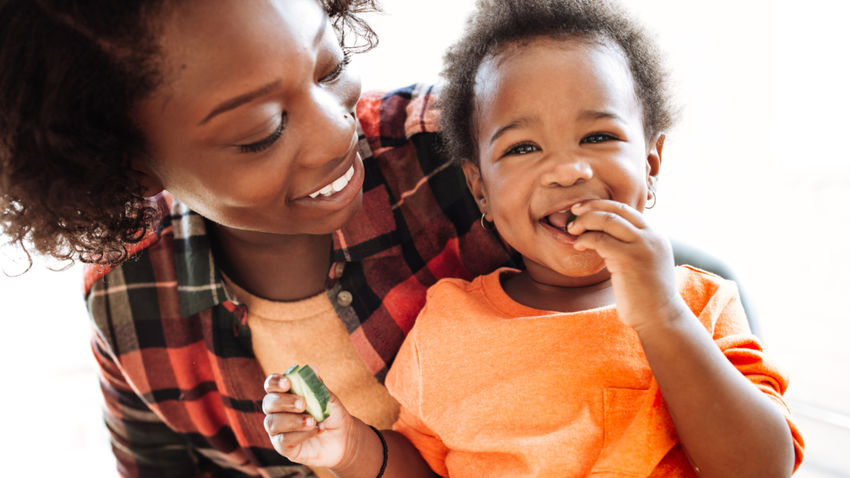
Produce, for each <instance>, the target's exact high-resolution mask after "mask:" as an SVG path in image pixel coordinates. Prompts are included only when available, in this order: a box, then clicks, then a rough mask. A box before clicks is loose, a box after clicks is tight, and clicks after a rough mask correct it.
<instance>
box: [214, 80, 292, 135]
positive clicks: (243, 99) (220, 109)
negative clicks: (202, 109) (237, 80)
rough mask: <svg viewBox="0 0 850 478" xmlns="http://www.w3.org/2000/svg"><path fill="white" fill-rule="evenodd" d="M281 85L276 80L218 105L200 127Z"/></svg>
mask: <svg viewBox="0 0 850 478" xmlns="http://www.w3.org/2000/svg"><path fill="white" fill-rule="evenodd" d="M279 84H280V80H274V81H272V82H270V83H267V84H265V85H263V86H261V87H259V88H257V89H256V90H252V91H249V92H247V93H244V94H241V95H238V96H235V97H233V98H230V99H229V100H225V101H222V102H221V103H219V104H218V106H216V107H215V108H213V109H212V111H210V112H209V114H208V115H206V116H205V117H204V119H202V120H201V122H200V123H198V126H201V125H203V124H204V123H206V122H207V121H209V120H210V119H212V118H213V117H214V116H216V115H219V114H221V113H224V112H225V111H230V110H232V109H234V108H237V107H239V106H242V105H244V104H245V103H248V102H250V101H252V100H254V99H256V98H259V97H261V96H263V95H265V94H266V93H268V92H269V91H271V90H273V89H274V88H276V87H277V86H278V85H279Z"/></svg>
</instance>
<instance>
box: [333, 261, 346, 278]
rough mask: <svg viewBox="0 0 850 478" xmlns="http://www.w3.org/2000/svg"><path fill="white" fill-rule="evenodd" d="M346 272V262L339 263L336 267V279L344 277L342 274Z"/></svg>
mask: <svg viewBox="0 0 850 478" xmlns="http://www.w3.org/2000/svg"><path fill="white" fill-rule="evenodd" d="M344 271H345V262H337V263H336V265H335V266H334V277H336V278H340V277H342V273H343V272H344Z"/></svg>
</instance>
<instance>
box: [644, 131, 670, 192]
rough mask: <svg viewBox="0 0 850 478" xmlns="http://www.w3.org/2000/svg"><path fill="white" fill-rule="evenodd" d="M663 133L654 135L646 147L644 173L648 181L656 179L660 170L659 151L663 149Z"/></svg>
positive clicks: (664, 138)
mask: <svg viewBox="0 0 850 478" xmlns="http://www.w3.org/2000/svg"><path fill="white" fill-rule="evenodd" d="M666 139H667V137H666V136H665V135H664V133H658V134H657V135H655V137H654V138H652V140H650V142H649V144H648V145H647V148H646V175H647V180H648V181H653V182H654V181H656V180H657V179H658V173H659V172H661V151H662V150H663V149H664V140H666Z"/></svg>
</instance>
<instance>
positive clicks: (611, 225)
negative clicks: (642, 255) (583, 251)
mask: <svg viewBox="0 0 850 478" xmlns="http://www.w3.org/2000/svg"><path fill="white" fill-rule="evenodd" d="M627 209H629V208H628V206H625V205H623V209H615V210H613V211H611V210H604V209H603V210H600V209H590V210H583V211H582V212H580V213H579V212H576V214H577V215H578V217H577V218H576V219H575V220H574V221H572V222H571V223H570V224H569V226H568V227H567V231H568V232H569V233H570V234H573V235H576V236H581V235H584V234H585V233H587V232H600V233H604V234H606V235H609V236H611V237H612V238H614V239H617V240H619V241H622V242H627V243H628V242H634V241H636V240H638V238H639V236H640V229H641V226H642V225H643V224H642V221H641V225H640V226H639V225H635V224H634V223H633V222H632V221H630V220H629V219H630V218H628V217H624V216H628V215H629V211H628V210H627ZM623 213H625V214H623Z"/></svg>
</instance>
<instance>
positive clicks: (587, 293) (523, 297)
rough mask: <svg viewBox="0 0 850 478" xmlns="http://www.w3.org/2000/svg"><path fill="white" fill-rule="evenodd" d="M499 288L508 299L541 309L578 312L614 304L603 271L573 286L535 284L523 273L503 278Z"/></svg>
mask: <svg viewBox="0 0 850 478" xmlns="http://www.w3.org/2000/svg"><path fill="white" fill-rule="evenodd" d="M502 287H503V288H504V289H505V293H507V294H508V296H509V297H510V298H511V299H513V300H515V301H516V302H519V303H520V304H522V305H525V306H527V307H532V308H535V309H540V310H555V311H558V312H579V311H582V310H590V309H595V308H599V307H604V306H608V305H612V304H614V292H613V290H612V289H611V279H610V274H608V272H607V271H604V270H603V271H601V272H600V273H598V274H594V276H591V277H588V278H587V280H585V281H583V283H582V284H580V285H575V286H560V285H551V284H546V283H542V282H538V281H536V280H534V278H533V277H532V276H531V274H529V273H528V271H523V272H521V273H519V274H516V275H513V276H509V277H506V278H505V279H503V280H502Z"/></svg>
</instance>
